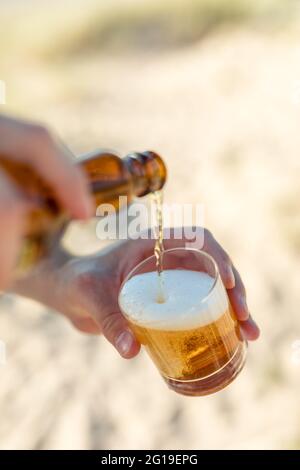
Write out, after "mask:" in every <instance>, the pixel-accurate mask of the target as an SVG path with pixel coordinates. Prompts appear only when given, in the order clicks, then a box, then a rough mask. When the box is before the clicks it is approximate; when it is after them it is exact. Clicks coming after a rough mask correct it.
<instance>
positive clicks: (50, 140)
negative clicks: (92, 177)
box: [0, 116, 94, 218]
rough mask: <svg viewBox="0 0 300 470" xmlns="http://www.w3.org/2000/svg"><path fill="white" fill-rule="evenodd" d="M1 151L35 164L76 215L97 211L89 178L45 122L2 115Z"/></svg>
mask: <svg viewBox="0 0 300 470" xmlns="http://www.w3.org/2000/svg"><path fill="white" fill-rule="evenodd" d="M0 152H1V153H2V155H7V156H8V157H9V158H13V159H15V160H17V161H20V162H22V163H27V164H29V165H31V166H32V167H33V168H34V169H35V170H36V172H37V173H38V174H39V176H41V178H42V179H43V180H44V181H45V182H47V183H48V184H49V185H50V187H51V189H52V190H53V191H54V194H55V197H56V200H57V202H58V203H59V204H61V205H62V206H63V207H64V209H66V210H67V211H68V212H69V213H70V214H71V215H72V216H73V217H75V218H87V217H90V216H91V215H93V213H94V208H93V204H92V202H91V198H90V195H89V191H88V184H87V178H86V177H85V175H84V174H83V172H82V171H81V170H80V168H79V167H77V166H76V165H74V160H73V161H72V156H71V152H69V151H68V150H67V149H66V148H65V147H63V145H62V144H60V143H59V142H58V141H57V139H55V138H54V137H53V136H52V135H51V134H50V133H49V131H48V130H47V129H46V128H44V127H43V126H40V125H37V124H31V123H27V122H23V121H18V120H15V119H12V118H7V117H3V116H0Z"/></svg>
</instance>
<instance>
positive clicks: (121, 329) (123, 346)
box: [75, 273, 140, 359]
mask: <svg viewBox="0 0 300 470" xmlns="http://www.w3.org/2000/svg"><path fill="white" fill-rule="evenodd" d="M112 277H113V276H112V275H111V276H104V277H102V276H100V277H99V276H98V275H95V274H91V273H81V274H80V275H79V276H78V278H77V282H76V283H75V286H77V289H76V290H77V295H76V299H77V300H78V301H77V302H76V308H77V310H78V309H80V313H81V314H82V316H87V315H88V316H89V317H92V319H93V321H94V323H95V325H97V326H98V329H99V331H101V332H102V334H103V335H104V336H105V338H106V339H107V340H108V341H109V342H110V343H111V344H112V345H113V346H114V347H115V348H116V349H117V351H118V352H119V354H120V355H121V356H122V357H124V358H126V359H130V358H132V357H134V356H136V355H137V354H138V352H139V350H140V344H139V342H138V341H137V339H136V338H135V336H134V333H133V331H132V330H131V328H130V324H129V323H128V322H127V320H126V318H125V317H124V315H122V313H121V311H120V308H119V305H118V301H117V291H118V289H117V288H116V286H114V285H112ZM78 294H79V295H78Z"/></svg>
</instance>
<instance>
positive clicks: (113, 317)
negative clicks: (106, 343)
mask: <svg viewBox="0 0 300 470" xmlns="http://www.w3.org/2000/svg"><path fill="white" fill-rule="evenodd" d="M119 322H120V313H119V312H113V313H110V314H109V315H107V316H105V317H104V318H103V320H102V325H101V327H102V331H103V333H104V335H105V336H107V337H108V338H110V339H112V338H114V336H115V334H114V332H115V331H116V329H117V328H118V326H119Z"/></svg>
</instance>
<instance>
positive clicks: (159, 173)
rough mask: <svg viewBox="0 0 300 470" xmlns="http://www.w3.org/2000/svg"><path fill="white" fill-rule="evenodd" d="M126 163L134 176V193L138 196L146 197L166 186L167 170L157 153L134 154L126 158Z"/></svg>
mask: <svg viewBox="0 0 300 470" xmlns="http://www.w3.org/2000/svg"><path fill="white" fill-rule="evenodd" d="M124 163H125V165H126V168H127V170H128V171H129V173H130V174H131V176H132V183H133V192H134V194H135V195H136V196H138V197H141V196H145V195H146V194H149V193H151V192H154V191H158V190H159V189H162V187H163V186H164V184H165V182H166V178H167V169H166V167H165V164H164V162H163V160H162V158H161V157H160V156H159V155H158V154H157V153H155V152H152V151H146V152H133V153H130V154H129V155H127V156H126V157H125V158H124Z"/></svg>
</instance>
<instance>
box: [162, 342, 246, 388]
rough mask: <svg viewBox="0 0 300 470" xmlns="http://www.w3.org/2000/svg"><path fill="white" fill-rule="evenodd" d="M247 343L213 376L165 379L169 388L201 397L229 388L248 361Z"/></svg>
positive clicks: (242, 344)
mask: <svg viewBox="0 0 300 470" xmlns="http://www.w3.org/2000/svg"><path fill="white" fill-rule="evenodd" d="M246 351H247V343H246V342H243V343H241V345H240V346H239V347H238V349H237V350H236V351H235V353H234V355H233V356H232V358H231V359H230V361H229V362H227V363H226V364H225V365H224V366H223V367H222V368H221V369H219V370H218V371H216V372H214V373H213V374H211V375H209V376H207V377H203V378H201V379H195V380H176V379H172V378H170V377H164V376H163V379H164V381H165V382H166V383H167V385H168V387H169V388H170V389H171V390H173V391H174V392H176V393H179V394H180V395H185V396H190V397H201V396H205V395H210V394H212V393H216V392H218V391H219V390H222V389H223V388H225V387H227V385H229V384H230V383H231V382H232V381H233V380H234V379H235V378H236V377H237V375H238V374H239V373H240V372H241V370H242V369H243V367H244V364H245V360H246Z"/></svg>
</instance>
